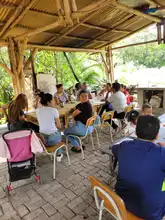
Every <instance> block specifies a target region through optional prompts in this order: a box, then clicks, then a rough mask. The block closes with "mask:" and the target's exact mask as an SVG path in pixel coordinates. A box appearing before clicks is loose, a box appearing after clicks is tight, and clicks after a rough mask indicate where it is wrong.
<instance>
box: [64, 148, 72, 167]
mask: <svg viewBox="0 0 165 220" xmlns="http://www.w3.org/2000/svg"><path fill="white" fill-rule="evenodd" d="M65 149H66V155H67V157H68V163H69V166H70V165H71V163H70V156H69V152H68V146H67V145H65Z"/></svg>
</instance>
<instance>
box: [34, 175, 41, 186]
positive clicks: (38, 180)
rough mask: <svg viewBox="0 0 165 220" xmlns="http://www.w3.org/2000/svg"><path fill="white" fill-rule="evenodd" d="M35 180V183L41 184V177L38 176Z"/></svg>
mask: <svg viewBox="0 0 165 220" xmlns="http://www.w3.org/2000/svg"><path fill="white" fill-rule="evenodd" d="M35 179H36V182H37V183H40V184H41V177H40V176H39V175H38V176H35Z"/></svg>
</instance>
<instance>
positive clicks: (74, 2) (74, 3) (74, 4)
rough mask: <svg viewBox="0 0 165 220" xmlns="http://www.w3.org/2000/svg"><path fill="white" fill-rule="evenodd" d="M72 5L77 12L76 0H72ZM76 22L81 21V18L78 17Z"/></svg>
mask: <svg viewBox="0 0 165 220" xmlns="http://www.w3.org/2000/svg"><path fill="white" fill-rule="evenodd" d="M71 7H72V11H73V12H77V4H76V0H71ZM76 22H77V23H79V18H77V19H76Z"/></svg>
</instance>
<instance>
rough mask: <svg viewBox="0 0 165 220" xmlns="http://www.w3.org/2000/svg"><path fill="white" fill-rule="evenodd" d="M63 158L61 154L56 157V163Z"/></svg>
mask: <svg viewBox="0 0 165 220" xmlns="http://www.w3.org/2000/svg"><path fill="white" fill-rule="evenodd" d="M63 156H64V155H63V154H59V155H57V162H61V160H62V158H63Z"/></svg>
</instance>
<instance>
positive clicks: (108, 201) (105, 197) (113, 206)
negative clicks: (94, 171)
mask: <svg viewBox="0 0 165 220" xmlns="http://www.w3.org/2000/svg"><path fill="white" fill-rule="evenodd" d="M89 180H90V182H91V186H92V188H93V190H94V198H95V202H96V207H97V208H98V210H99V220H102V216H103V210H104V209H105V210H107V211H108V212H109V213H110V214H111V215H112V216H113V217H114V219H116V220H144V219H141V218H139V217H137V216H135V215H133V214H132V213H130V212H128V211H127V210H126V207H125V204H124V202H123V200H122V199H121V198H120V197H119V196H118V195H117V194H116V193H115V192H113V191H112V190H111V189H110V188H108V187H107V186H106V185H104V184H102V183H101V182H100V181H99V180H97V179H96V178H95V177H93V176H90V177H89Z"/></svg>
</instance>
